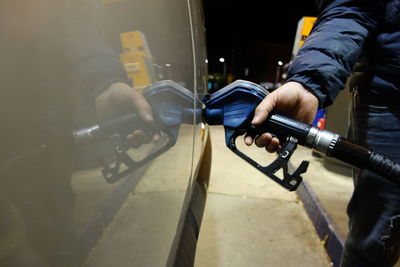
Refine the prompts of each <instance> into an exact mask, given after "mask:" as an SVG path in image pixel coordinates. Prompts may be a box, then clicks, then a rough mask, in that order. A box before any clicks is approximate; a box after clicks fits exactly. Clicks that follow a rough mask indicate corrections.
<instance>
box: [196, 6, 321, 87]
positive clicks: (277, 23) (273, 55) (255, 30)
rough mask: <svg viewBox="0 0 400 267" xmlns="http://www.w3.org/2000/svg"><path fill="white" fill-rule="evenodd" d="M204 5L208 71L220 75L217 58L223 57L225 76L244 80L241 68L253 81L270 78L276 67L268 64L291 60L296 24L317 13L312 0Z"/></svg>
mask: <svg viewBox="0 0 400 267" xmlns="http://www.w3.org/2000/svg"><path fill="white" fill-rule="evenodd" d="M203 3H204V13H205V20H206V37H207V50H208V58H209V72H210V73H213V72H221V66H220V63H219V61H218V59H219V58H220V57H224V58H226V64H227V66H228V73H234V74H235V76H237V78H243V77H241V76H243V69H244V68H246V67H250V68H251V69H252V71H250V72H251V74H250V78H252V80H254V81H255V82H260V81H261V80H263V79H271V77H272V74H271V72H272V71H271V70H270V69H271V66H273V65H274V64H275V62H274V63H272V62H271V61H275V60H277V59H279V60H283V61H289V60H290V55H291V50H292V46H293V42H294V38H295V35H296V28H297V23H298V21H299V20H300V19H301V18H302V17H303V16H316V14H317V13H316V7H315V1H314V0H304V1H282V0H281V1H279V0H278V1H276V0H275V1H266V0H264V1H263V0H244V1H243V0H241V1H239V0H203ZM267 65H271V66H270V67H269V68H268V67H266V66H267ZM266 71H267V72H268V73H266Z"/></svg>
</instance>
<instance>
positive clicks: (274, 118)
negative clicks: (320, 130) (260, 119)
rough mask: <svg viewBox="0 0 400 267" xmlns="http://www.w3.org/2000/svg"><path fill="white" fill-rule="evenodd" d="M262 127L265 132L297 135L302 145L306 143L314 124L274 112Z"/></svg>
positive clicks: (279, 134)
mask: <svg viewBox="0 0 400 267" xmlns="http://www.w3.org/2000/svg"><path fill="white" fill-rule="evenodd" d="M261 128H262V130H263V131H264V132H270V133H273V134H276V135H277V136H292V137H295V138H296V139H297V140H298V143H299V144H300V145H304V144H305V143H306V140H307V135H308V133H309V131H310V129H311V128H312V126H311V125H309V124H306V123H303V122H300V121H297V120H294V119H291V118H288V117H285V116H282V115H279V114H272V115H271V116H269V117H268V118H267V120H266V121H265V122H264V123H263V124H262V125H261Z"/></svg>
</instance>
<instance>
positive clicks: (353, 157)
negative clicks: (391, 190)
mask: <svg viewBox="0 0 400 267" xmlns="http://www.w3.org/2000/svg"><path fill="white" fill-rule="evenodd" d="M267 95H268V91H267V90H266V89H264V88H263V87H261V86H259V85H257V84H254V83H251V82H248V81H242V80H238V81H236V82H234V83H232V84H230V85H228V86H226V87H225V88H223V89H221V90H220V91H217V92H216V93H214V94H212V95H210V96H207V97H206V98H205V101H204V102H205V105H206V109H205V111H204V120H205V122H206V123H208V124H210V125H223V126H224V128H225V139H226V140H225V141H226V145H227V147H228V148H229V149H231V150H232V151H233V152H234V153H236V154H237V155H239V156H240V157H241V158H243V159H244V160H245V161H247V162H249V163H250V164H251V165H253V166H254V167H255V168H257V169H258V170H259V171H261V172H262V173H264V174H265V175H267V176H268V177H270V178H271V179H273V180H274V181H276V182H277V183H279V184H280V185H281V186H283V187H285V188H286V189H288V190H291V191H292V190H296V189H297V187H298V186H299V185H300V183H301V181H302V177H301V174H302V173H305V172H306V171H307V167H308V164H309V162H308V161H302V163H301V164H300V166H299V167H298V168H297V169H296V170H295V171H294V172H293V173H289V172H288V161H289V159H290V157H291V156H292V154H293V152H294V151H295V149H296V147H297V145H302V146H305V147H308V148H312V149H315V150H317V151H319V152H320V153H322V154H324V155H326V156H329V157H334V158H336V159H339V160H341V161H343V162H346V163H348V164H351V165H353V166H355V167H359V168H367V169H370V170H371V171H374V172H376V173H377V174H380V175H382V176H383V177H386V178H387V179H389V180H390V181H392V182H394V183H397V184H400V165H399V164H398V163H395V162H393V161H391V160H390V159H388V158H387V157H384V156H382V155H379V154H377V153H375V152H373V151H371V150H369V149H367V148H364V147H362V146H359V145H356V144H354V143H353V142H351V141H350V140H347V139H345V138H343V137H341V136H339V135H338V134H335V133H332V132H329V131H326V130H321V129H319V128H317V127H315V126H312V125H309V124H306V123H302V122H299V121H296V120H293V119H291V118H288V117H285V116H282V115H279V114H270V115H269V116H268V118H267V119H266V121H265V122H264V123H262V124H261V125H260V126H257V127H255V126H253V125H251V120H252V118H253V116H254V110H255V108H256V107H257V105H258V104H259V103H260V102H261V101H262V100H263V99H264V98H265V97H266V96H267ZM250 131H251V132H253V133H256V134H262V133H265V132H269V133H271V134H274V135H276V136H278V137H279V138H280V140H284V142H283V144H282V147H283V148H282V149H281V150H280V151H279V152H278V158H277V159H276V160H275V161H273V162H272V163H271V164H269V165H268V166H261V165H260V164H258V163H257V162H255V161H254V160H253V159H251V158H250V157H248V156H247V155H245V154H244V153H242V152H241V151H239V150H238V149H237V147H236V138H237V137H238V136H240V135H243V134H245V133H246V132H250ZM279 169H282V170H283V177H277V176H276V175H275V173H276V171H277V170H279Z"/></svg>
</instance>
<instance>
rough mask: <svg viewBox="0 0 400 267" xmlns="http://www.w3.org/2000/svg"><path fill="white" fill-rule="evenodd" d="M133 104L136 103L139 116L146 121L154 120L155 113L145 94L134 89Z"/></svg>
mask: <svg viewBox="0 0 400 267" xmlns="http://www.w3.org/2000/svg"><path fill="white" fill-rule="evenodd" d="M131 98H132V104H133V105H134V107H135V109H136V110H137V111H138V113H139V116H140V117H141V118H142V119H143V120H144V121H145V122H153V121H154V118H153V113H152V109H151V106H150V104H149V103H148V102H147V100H146V99H145V98H144V96H143V95H141V94H139V93H138V92H136V91H134V90H132V96H131Z"/></svg>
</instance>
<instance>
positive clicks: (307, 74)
mask: <svg viewBox="0 0 400 267" xmlns="http://www.w3.org/2000/svg"><path fill="white" fill-rule="evenodd" d="M317 7H318V8H319V11H320V13H319V16H318V20H317V21H316V23H315V25H314V27H313V30H312V32H311V34H310V36H309V37H308V38H307V39H306V41H305V43H304V45H303V47H302V48H301V49H300V51H299V53H298V55H297V56H296V57H295V58H294V60H293V62H292V63H291V65H290V67H289V70H288V81H297V82H300V83H302V84H303V85H304V86H305V87H306V88H308V89H310V90H312V91H313V92H314V93H315V94H316V95H317V96H318V98H319V100H320V108H322V107H326V106H328V105H330V104H332V102H333V101H334V99H335V98H336V96H337V94H338V93H339V91H340V90H341V89H343V88H344V84H345V82H346V79H347V77H348V76H349V75H350V74H351V73H352V72H353V71H357V72H358V73H362V74H363V75H361V76H363V77H364V78H363V79H362V84H361V85H360V87H361V88H359V90H361V91H363V92H364V94H368V95H369V96H370V99H374V100H376V101H377V102H381V103H397V101H399V100H400V0H387V1H385V0H336V1H335V0H319V1H318V0H317ZM357 62H363V64H356V63H357ZM355 68H356V70H355ZM366 77H367V78H366ZM355 86H357V87H359V86H358V85H355Z"/></svg>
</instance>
